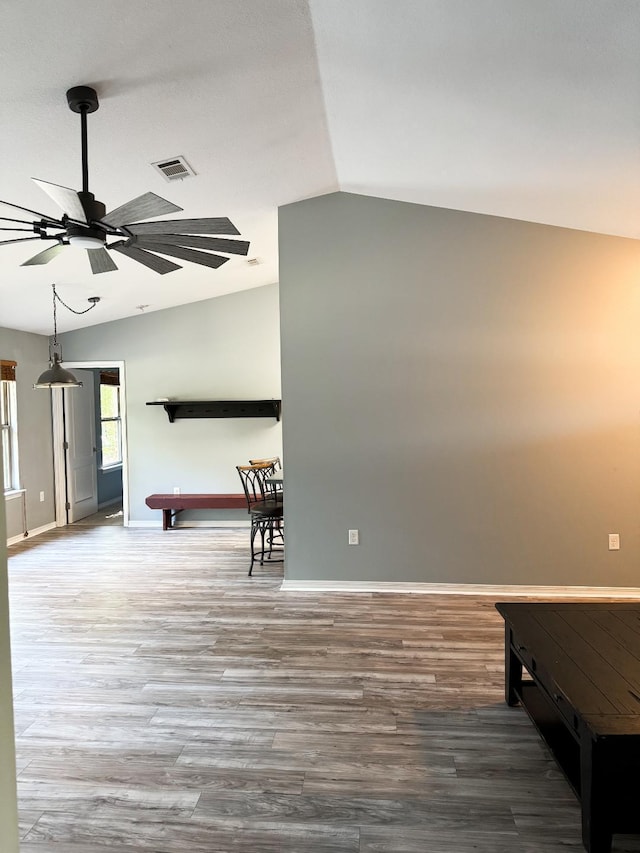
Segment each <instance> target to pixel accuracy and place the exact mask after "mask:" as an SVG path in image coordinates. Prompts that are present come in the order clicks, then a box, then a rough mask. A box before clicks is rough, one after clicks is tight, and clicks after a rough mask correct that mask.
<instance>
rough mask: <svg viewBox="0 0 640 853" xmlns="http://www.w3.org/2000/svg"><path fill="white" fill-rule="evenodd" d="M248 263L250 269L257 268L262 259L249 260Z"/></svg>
mask: <svg viewBox="0 0 640 853" xmlns="http://www.w3.org/2000/svg"><path fill="white" fill-rule="evenodd" d="M247 263H248V264H249V266H250V267H257V266H258V264H259V263H260V258H247Z"/></svg>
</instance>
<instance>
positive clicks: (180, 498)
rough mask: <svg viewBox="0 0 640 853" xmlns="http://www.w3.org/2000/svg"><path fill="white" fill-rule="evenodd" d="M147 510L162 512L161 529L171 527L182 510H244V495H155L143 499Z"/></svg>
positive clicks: (245, 504)
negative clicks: (159, 510) (173, 519)
mask: <svg viewBox="0 0 640 853" xmlns="http://www.w3.org/2000/svg"><path fill="white" fill-rule="evenodd" d="M145 503H146V505H147V506H148V507H149V509H161V510H162V529H163V530H169V529H170V528H171V527H173V523H172V518H173V516H175V515H177V514H178V513H179V512H181V511H182V510H183V509H246V508H247V500H246V498H245V496H244V494H229V495H224V494H209V495H207V494H179V495H172V494H171V495H169V494H166V495H165V494H156V495H149V496H148V497H147V498H145Z"/></svg>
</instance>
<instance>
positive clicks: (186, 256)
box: [149, 243, 229, 270]
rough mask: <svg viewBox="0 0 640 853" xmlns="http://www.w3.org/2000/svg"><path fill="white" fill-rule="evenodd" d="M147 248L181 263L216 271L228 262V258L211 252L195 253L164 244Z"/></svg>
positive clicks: (180, 247)
mask: <svg viewBox="0 0 640 853" xmlns="http://www.w3.org/2000/svg"><path fill="white" fill-rule="evenodd" d="M149 248H150V249H151V251H152V252H159V253H160V254H161V255H170V256H171V257H172V258H180V259H181V260H183V261H191V263H192V264H200V265H201V266H203V267H213V268H214V269H216V270H217V269H218V267H221V266H222V264H225V263H226V262H227V261H228V260H229V258H225V257H223V256H222V255H214V254H212V253H211V252H196V250H195V249H185V248H184V247H183V246H166V245H165V244H164V243H154V244H153V246H149Z"/></svg>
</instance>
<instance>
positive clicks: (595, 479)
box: [280, 193, 640, 586]
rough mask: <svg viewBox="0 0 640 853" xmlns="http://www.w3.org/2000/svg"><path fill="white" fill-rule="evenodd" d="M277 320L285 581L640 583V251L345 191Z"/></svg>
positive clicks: (294, 269) (582, 235)
mask: <svg viewBox="0 0 640 853" xmlns="http://www.w3.org/2000/svg"><path fill="white" fill-rule="evenodd" d="M280 303H281V325H282V391H283V401H284V406H285V412H286V419H285V421H284V449H285V454H286V460H287V487H286V491H285V514H286V518H287V564H286V571H287V577H288V578H291V579H294V580H295V579H301V580H315V579H327V580H351V581H366V580H371V581H385V580H386V581H407V582H411V581H414V582H429V581H431V582H443V583H447V582H461V583H498V584H500V583H522V584H528V583H530V584H576V585H581V584H587V585H590V584H595V585H612V586H640V573H639V571H638V566H639V565H640V519H639V517H638V506H640V334H639V330H640V242H639V241H635V240H629V239H623V238H616V237H607V236H603V235H599V234H590V233H587V232H582V231H572V230H569V229H563V228H553V227H550V226H544V225H536V224H532V223H529V222H518V221H515V220H509V219H501V218H498V217H492V216H482V215H478V214H473V213H464V212H460V211H454V210H443V209H439V208H433V207H425V206H421V205H414V204H404V203H401V202H394V201H385V200H381V199H375V198H368V197H365V196H357V195H350V194H347V193H336V194H333V195H326V196H322V197H320V198H315V199H310V200H307V201H302V202H299V203H297V204H292V205H289V206H287V207H284V208H282V209H281V210H280ZM348 528H359V529H360V534H361V535H360V541H361V544H360V545H359V546H357V547H354V546H351V547H350V546H349V545H348V544H347V529H348ZM611 532H617V533H619V534H620V536H621V543H622V545H621V549H620V551H609V550H608V533H611Z"/></svg>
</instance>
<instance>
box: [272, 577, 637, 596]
mask: <svg viewBox="0 0 640 853" xmlns="http://www.w3.org/2000/svg"><path fill="white" fill-rule="evenodd" d="M280 590H281V591H282V592H341V593H350V592H366V593H372V592H387V593H403V594H407V593H412V594H416V595H470V596H477V597H479V596H490V597H491V598H505V597H507V598H513V597H518V598H530V597H534V598H624V599H631V600H636V599H640V587H633V586H536V585H532V584H527V585H525V584H522V585H521V584H475V583H460V584H456V583H401V582H396V581H320V580H318V581H310V580H289V579H286V578H285V580H283V581H282V584H281V586H280Z"/></svg>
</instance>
